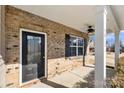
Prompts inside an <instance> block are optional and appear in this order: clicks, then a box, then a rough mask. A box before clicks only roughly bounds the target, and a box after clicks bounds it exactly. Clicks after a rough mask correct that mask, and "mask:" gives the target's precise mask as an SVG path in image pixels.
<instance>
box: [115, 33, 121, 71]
mask: <svg viewBox="0 0 124 93" xmlns="http://www.w3.org/2000/svg"><path fill="white" fill-rule="evenodd" d="M119 32H120V31H116V32H115V69H116V68H117V63H118V62H119V54H120V40H119Z"/></svg>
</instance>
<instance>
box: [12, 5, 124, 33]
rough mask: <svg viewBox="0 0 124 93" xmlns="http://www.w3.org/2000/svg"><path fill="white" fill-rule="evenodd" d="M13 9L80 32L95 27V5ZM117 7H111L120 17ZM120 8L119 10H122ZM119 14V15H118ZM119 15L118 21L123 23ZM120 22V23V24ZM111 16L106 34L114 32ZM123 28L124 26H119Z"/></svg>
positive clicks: (25, 6)
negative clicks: (88, 26) (88, 27)
mask: <svg viewBox="0 0 124 93" xmlns="http://www.w3.org/2000/svg"><path fill="white" fill-rule="evenodd" d="M14 7H16V8H19V9H22V10H25V11H28V12H30V13H33V14H36V15H38V16H41V17H44V18H47V19H49V20H53V21H55V22H58V23H61V24H64V25H66V26H69V27H72V28H74V29H77V30H79V31H82V32H86V29H87V26H86V25H93V26H95V19H96V6H95V5H23V6H22V5H14ZM116 8H118V7H117V6H116V7H115V6H114V7H112V9H114V10H115V11H114V12H117V14H118V15H116V17H118V16H120V15H121V14H120V10H118V9H116ZM121 8H122V7H121ZM123 9H124V8H122V9H121V10H123ZM118 12H119V13H118ZM123 16H124V13H123V15H121V17H120V18H121V19H120V21H122V22H123V23H124V21H123V19H122V17H123ZM122 22H121V23H122ZM113 23H114V22H113V21H112V20H111V16H110V15H109V13H108V15H107V32H114V29H115V26H114V24H113ZM121 27H122V28H124V25H122V26H121Z"/></svg>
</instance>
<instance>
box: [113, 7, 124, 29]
mask: <svg viewBox="0 0 124 93" xmlns="http://www.w3.org/2000/svg"><path fill="white" fill-rule="evenodd" d="M111 8H112V11H113V14H114V16H115V18H116V21H117V23H118V25H119V27H120V30H124V5H112V6H111Z"/></svg>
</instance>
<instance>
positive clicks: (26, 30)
mask: <svg viewBox="0 0 124 93" xmlns="http://www.w3.org/2000/svg"><path fill="white" fill-rule="evenodd" d="M23 31H24V32H32V33H38V34H43V35H45V76H44V77H42V78H46V77H47V72H48V71H47V34H46V33H44V32H39V31H35V30H29V29H24V28H20V56H19V57H20V65H19V68H20V69H19V79H20V80H19V85H20V86H23V85H25V84H28V83H30V82H32V81H34V80H31V81H28V82H26V83H22V32H23ZM36 80H38V78H36Z"/></svg>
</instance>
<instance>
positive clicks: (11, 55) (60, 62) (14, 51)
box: [5, 6, 87, 87]
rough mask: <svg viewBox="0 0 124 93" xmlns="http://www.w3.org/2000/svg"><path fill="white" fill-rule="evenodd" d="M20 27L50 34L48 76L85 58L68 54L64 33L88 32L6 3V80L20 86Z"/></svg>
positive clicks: (11, 84) (13, 85)
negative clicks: (67, 57) (72, 56)
mask: <svg viewBox="0 0 124 93" xmlns="http://www.w3.org/2000/svg"><path fill="white" fill-rule="evenodd" d="M20 28H25V29H30V30H34V31H40V32H45V33H46V34H47V61H48V71H47V72H48V77H52V76H54V75H56V74H59V73H61V72H63V71H66V70H71V69H73V68H74V67H76V66H79V65H81V64H82V58H76V57H75V58H71V59H66V58H65V34H71V35H75V36H80V37H84V38H87V35H86V34H84V33H82V32H80V31H77V30H75V29H73V28H70V27H67V26H65V25H63V24H60V23H57V22H54V21H51V20H48V19H46V18H43V17H39V16H37V15H34V14H31V13H29V12H26V11H23V10H20V9H17V8H14V7H12V6H6V7H5V48H6V51H5V59H6V60H5V62H6V69H7V70H6V84H7V86H8V87H18V86H19V63H20V62H19V59H20V58H19V56H20V55H19V51H20V45H19V43H20V42H19V41H20V37H19V36H20V34H19V33H20Z"/></svg>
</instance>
